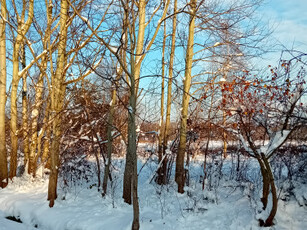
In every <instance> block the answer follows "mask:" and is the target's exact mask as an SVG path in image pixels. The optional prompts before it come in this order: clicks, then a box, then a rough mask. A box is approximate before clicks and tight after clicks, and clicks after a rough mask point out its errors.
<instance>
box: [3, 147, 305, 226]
mask: <svg viewBox="0 0 307 230" xmlns="http://www.w3.org/2000/svg"><path fill="white" fill-rule="evenodd" d="M142 145H143V146H144V147H145V146H146V144H144V143H143V144H142ZM214 145H215V146H218V143H215V144H213V146H214ZM220 155H221V154H218V155H214V156H210V157H208V161H207V163H208V165H207V169H208V177H207V179H206V181H205V189H204V190H202V189H201V186H202V183H200V180H201V178H202V177H201V176H202V175H203V165H202V161H199V160H197V159H196V160H193V161H191V165H190V166H189V171H190V178H191V179H190V181H191V183H190V186H189V187H185V191H186V193H185V194H178V193H177V191H176V190H177V186H176V184H175V182H174V181H171V182H170V184H169V185H167V186H158V185H156V184H155V183H154V180H153V181H152V182H151V183H149V181H150V180H151V178H152V175H153V174H154V172H155V170H156V169H157V164H158V161H157V159H156V157H155V156H153V155H152V156H151V158H150V159H149V160H148V159H144V158H140V159H139V162H138V168H139V169H140V168H141V167H142V166H144V167H143V169H142V171H141V172H140V175H139V202H140V226H141V228H140V229H141V230H156V229H159V230H187V229H189V230H200V229H201V230H204V229H207V230H212V229H216V230H224V229H226V230H245V229H252V230H257V229H259V230H260V229H263V228H261V227H259V226H258V221H257V218H259V217H266V216H267V214H268V213H267V211H266V212H263V211H262V208H261V203H260V196H261V189H260V187H261V186H259V185H261V175H260V173H259V168H258V163H257V161H256V160H255V159H251V158H247V157H243V156H241V161H240V162H241V167H242V168H244V169H246V170H245V171H244V172H242V175H241V176H243V179H242V180H240V181H238V180H235V179H234V178H235V177H236V173H237V172H236V171H235V170H234V168H233V167H236V164H233V159H236V156H235V157H234V158H232V157H231V156H230V155H229V156H228V157H227V158H226V159H225V160H223V161H221V159H220V157H221V156H220ZM202 158H203V156H202V157H200V159H202ZM93 162H95V161H94V160H91V159H89V163H92V164H93V169H94V168H95V167H94V163H93ZM112 164H113V167H112V176H113V184H112V186H111V185H110V184H109V191H108V195H107V196H106V197H104V198H102V196H101V193H100V192H98V191H97V187H96V186H95V183H96V180H97V179H96V176H95V173H93V177H92V178H91V180H90V181H88V182H87V183H86V182H83V183H82V184H79V185H75V186H71V187H67V186H65V185H64V184H63V180H62V178H60V180H59V186H58V199H57V200H56V202H55V206H54V207H53V208H49V206H48V201H47V189H48V177H47V176H46V175H44V176H43V177H39V176H38V177H37V178H32V177H30V176H23V177H19V178H14V179H13V182H11V183H9V185H8V186H7V187H6V188H5V189H0V230H10V229H17V230H33V229H38V230H64V229H69V230H101V229H104V230H113V229H114V230H130V229H131V223H132V217H133V213H132V206H130V205H127V204H126V203H124V202H123V200H122V180H123V171H124V160H123V159H121V158H119V159H114V160H113V162H112ZM243 166H244V167H243ZM85 168H86V167H83V170H84V169H85ZM219 169H221V170H222V172H223V177H222V178H220V177H219V176H218V171H219ZM102 170H103V169H102ZM173 170H174V169H173ZM93 172H94V170H93ZM172 175H174V174H172ZM209 175H210V176H209ZM232 176H234V177H232ZM172 177H173V176H172ZM278 191H279V190H278ZM293 193H294V196H293V197H291V198H290V199H289V200H287V201H284V200H281V199H280V200H279V208H278V212H277V216H276V225H275V226H273V227H271V228H268V229H271V230H275V229H276V230H286V229H287V230H288V229H289V230H290V229H293V230H297V229H307V220H306V216H307V209H306V205H307V204H306V198H307V189H306V184H303V183H298V182H297V183H296V184H294V189H293ZM304 199H305V200H304ZM270 205H271V203H269V205H268V206H269V207H270ZM6 216H15V217H18V218H20V220H21V221H22V222H23V223H22V224H20V223H16V222H13V221H11V220H7V219H5V218H4V217H6ZM34 226H37V228H34Z"/></svg>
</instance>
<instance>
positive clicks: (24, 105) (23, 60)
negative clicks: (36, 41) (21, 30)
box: [20, 44, 29, 168]
mask: <svg viewBox="0 0 307 230" xmlns="http://www.w3.org/2000/svg"><path fill="white" fill-rule="evenodd" d="M20 56H21V68H22V69H24V68H26V50H25V45H24V44H23V45H22V47H21V55H20ZM27 91H28V90H27V75H26V74H24V75H23V76H22V134H23V153H24V167H25V168H26V165H27V162H28V159H29V131H28V130H29V128H28V98H27V96H28V92H27Z"/></svg>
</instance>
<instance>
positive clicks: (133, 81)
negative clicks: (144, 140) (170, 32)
mask: <svg viewBox="0 0 307 230" xmlns="http://www.w3.org/2000/svg"><path fill="white" fill-rule="evenodd" d="M145 7H146V1H145V0H140V1H139V3H138V9H139V10H138V13H139V15H138V18H139V24H138V27H139V28H138V37H137V43H136V49H135V44H133V42H132V44H131V46H132V47H131V50H136V51H135V54H132V55H131V60H130V68H131V77H130V99H129V108H128V110H129V111H128V148H127V154H126V165H125V172H124V187H123V198H124V201H125V202H126V203H128V204H131V198H132V197H131V196H132V193H131V187H132V174H133V155H134V154H136V130H135V111H136V98H137V94H138V86H139V77H140V71H141V56H142V54H143V46H144V44H143V43H144V33H145V27H146V25H145ZM130 33H132V31H130ZM133 55H134V56H133ZM133 137H134V138H135V139H133ZM131 145H132V146H131ZM134 145H135V147H133V146H134Z"/></svg>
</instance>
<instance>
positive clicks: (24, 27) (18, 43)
mask: <svg viewBox="0 0 307 230" xmlns="http://www.w3.org/2000/svg"><path fill="white" fill-rule="evenodd" d="M27 5H28V18H27V21H26V22H25V21H24V18H21V20H20V21H18V22H17V23H18V25H17V35H16V40H15V43H14V45H13V75H12V90H11V160H10V175H9V176H10V178H13V177H14V176H16V172H17V150H18V131H17V125H18V124H17V119H18V114H17V90H18V83H19V80H20V77H21V76H19V73H18V72H19V55H20V53H19V52H20V48H21V47H22V46H23V45H24V39H25V38H24V36H25V35H26V33H27V32H28V30H29V28H30V26H31V24H32V19H33V14H34V0H30V1H29V3H28V4H26V3H25V2H23V5H22V7H23V10H26V8H27ZM15 13H16V14H18V13H17V12H15ZM23 16H24V15H23Z"/></svg>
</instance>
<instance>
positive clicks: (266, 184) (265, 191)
mask: <svg viewBox="0 0 307 230" xmlns="http://www.w3.org/2000/svg"><path fill="white" fill-rule="evenodd" d="M257 160H258V163H259V165H260V172H261V175H262V198H261V202H262V204H263V208H262V209H263V210H265V209H266V207H267V205H268V198H269V193H270V181H269V178H268V172H267V169H266V166H265V164H264V162H263V160H262V159H261V158H260V156H259V157H257Z"/></svg>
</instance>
